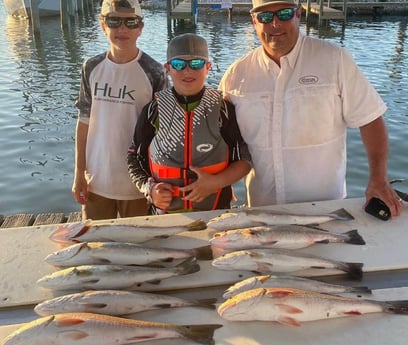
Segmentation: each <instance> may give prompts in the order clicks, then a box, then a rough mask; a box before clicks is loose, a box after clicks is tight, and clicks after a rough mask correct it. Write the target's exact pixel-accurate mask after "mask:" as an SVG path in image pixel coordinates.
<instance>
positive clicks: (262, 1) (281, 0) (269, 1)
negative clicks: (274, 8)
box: [249, 0, 297, 13]
mask: <svg viewBox="0 0 408 345" xmlns="http://www.w3.org/2000/svg"><path fill="white" fill-rule="evenodd" d="M275 4H287V5H294V6H297V1H296V0H252V9H251V10H250V11H249V12H250V13H254V12H259V11H260V10H262V7H266V6H268V5H275Z"/></svg>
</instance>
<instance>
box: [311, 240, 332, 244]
mask: <svg viewBox="0 0 408 345" xmlns="http://www.w3.org/2000/svg"><path fill="white" fill-rule="evenodd" d="M314 243H323V244H328V243H330V241H329V240H320V241H314Z"/></svg>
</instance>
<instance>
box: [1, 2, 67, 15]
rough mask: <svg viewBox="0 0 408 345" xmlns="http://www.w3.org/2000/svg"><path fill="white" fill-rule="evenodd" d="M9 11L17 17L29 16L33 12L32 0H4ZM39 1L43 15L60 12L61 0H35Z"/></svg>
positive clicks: (40, 11) (39, 8)
mask: <svg viewBox="0 0 408 345" xmlns="http://www.w3.org/2000/svg"><path fill="white" fill-rule="evenodd" d="M3 1H4V6H5V8H6V10H7V13H8V14H9V15H10V16H13V17H16V18H29V17H30V14H31V0H3ZM34 1H37V2H38V10H39V14H40V16H41V17H43V16H57V15H59V14H60V5H61V1H60V0H34Z"/></svg>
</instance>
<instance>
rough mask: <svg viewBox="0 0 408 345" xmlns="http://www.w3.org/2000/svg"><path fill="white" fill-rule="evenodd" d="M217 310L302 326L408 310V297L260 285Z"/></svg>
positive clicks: (232, 316)
mask: <svg viewBox="0 0 408 345" xmlns="http://www.w3.org/2000/svg"><path fill="white" fill-rule="evenodd" d="M217 311H218V314H219V315H220V316H221V317H222V318H224V319H226V320H230V321H254V320H259V321H277V322H279V323H281V324H284V325H290V326H300V325H301V322H305V321H315V320H326V319H331V318H338V317H345V316H352V315H362V314H367V313H393V314H408V301H384V302H383V301H375V300H367V299H360V298H350V297H340V296H336V295H330V294H321V293H317V292H311V291H304V290H297V289H288V288H259V289H253V290H248V291H244V292H242V293H240V294H238V295H235V296H234V297H231V298H230V299H228V300H226V301H225V302H224V303H222V304H221V305H220V306H219V307H218V309H217Z"/></svg>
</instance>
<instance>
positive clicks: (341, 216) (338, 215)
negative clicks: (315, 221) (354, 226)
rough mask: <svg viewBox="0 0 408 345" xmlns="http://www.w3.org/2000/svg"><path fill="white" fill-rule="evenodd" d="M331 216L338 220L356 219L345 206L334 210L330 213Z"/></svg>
mask: <svg viewBox="0 0 408 345" xmlns="http://www.w3.org/2000/svg"><path fill="white" fill-rule="evenodd" d="M329 216H331V217H333V218H334V219H337V220H353V219H354V217H353V216H352V215H351V214H350V213H349V212H348V211H346V209H345V208H340V209H338V210H336V211H333V212H331V213H329Z"/></svg>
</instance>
